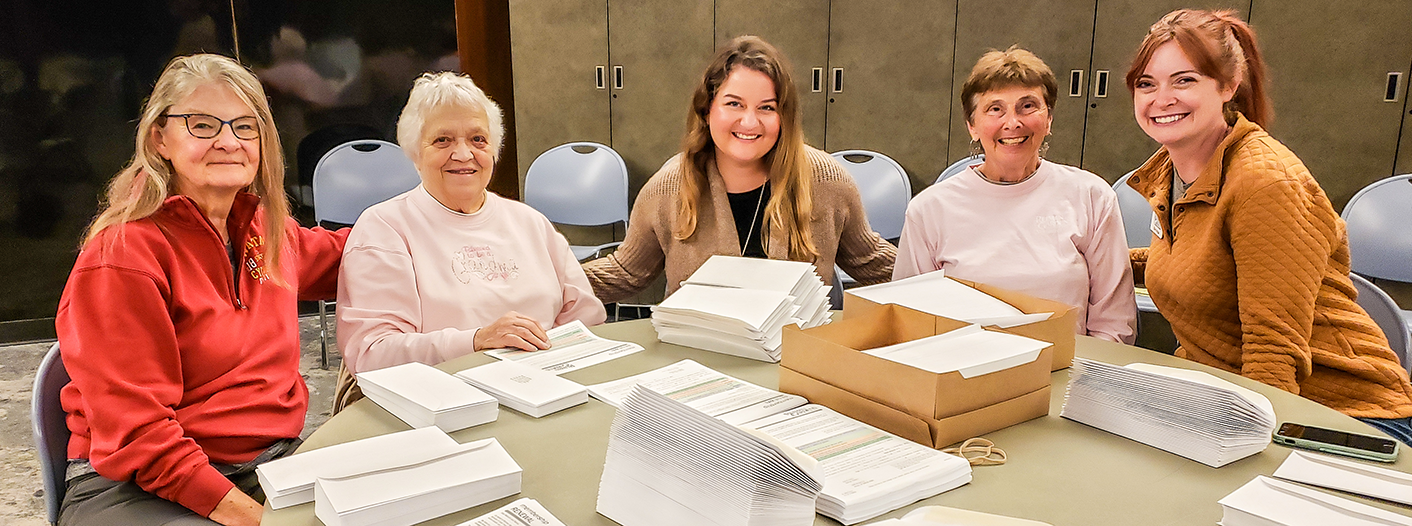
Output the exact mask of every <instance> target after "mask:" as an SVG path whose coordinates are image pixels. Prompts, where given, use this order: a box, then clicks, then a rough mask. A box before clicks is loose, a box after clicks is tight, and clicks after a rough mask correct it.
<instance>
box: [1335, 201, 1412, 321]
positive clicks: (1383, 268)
mask: <svg viewBox="0 0 1412 526" xmlns="http://www.w3.org/2000/svg"><path fill="white" fill-rule="evenodd" d="M1343 220H1344V222H1345V223H1347V224H1348V251H1349V254H1350V257H1351V258H1352V263H1353V271H1354V272H1357V273H1358V274H1360V275H1363V276H1366V277H1368V278H1372V279H1385V280H1389V281H1400V282H1404V283H1412V174H1403V175H1395V176H1392V177H1389V178H1387V179H1383V180H1381V181H1378V182H1375V183H1373V184H1370V185H1368V186H1367V187H1365V188H1363V189H1362V190H1359V191H1358V193H1357V194H1354V195H1353V199H1349V200H1348V204H1347V205H1344V207H1343ZM1402 318H1403V323H1404V324H1406V325H1408V326H1412V311H1407V310H1404V311H1402Z"/></svg>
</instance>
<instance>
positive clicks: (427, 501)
mask: <svg viewBox="0 0 1412 526" xmlns="http://www.w3.org/2000/svg"><path fill="white" fill-rule="evenodd" d="M520 476H521V470H520V466H519V465H518V464H516V463H515V460H514V459H513V458H510V454H509V453H507V452H505V448H503V447H501V446H500V443H499V442H497V441H496V440H495V439H493V438H488V439H485V440H479V441H476V442H470V443H467V444H462V445H461V446H460V447H459V448H457V449H456V450H455V451H452V452H450V453H447V454H444V455H441V456H439V457H436V458H432V459H429V460H424V461H422V462H418V463H414V464H408V465H402V466H395V467H389V468H384V469H382V470H378V471H375V472H372V473H363V474H359V475H352V476H347V477H336V478H322V477H321V478H318V479H316V480H315V482H314V515H315V516H316V517H318V518H319V520H320V521H323V523H324V524H325V525H327V526H410V525H412V524H416V523H418V522H422V521H425V520H428V519H432V518H435V517H440V516H442V515H446V514H448V513H453V512H456V511H460V510H463V509H466V508H470V507H473V506H477V505H480V504H483V503H486V502H490V501H492V500H495V499H499V498H504V497H508V496H510V495H514V494H516V493H519V492H520Z"/></svg>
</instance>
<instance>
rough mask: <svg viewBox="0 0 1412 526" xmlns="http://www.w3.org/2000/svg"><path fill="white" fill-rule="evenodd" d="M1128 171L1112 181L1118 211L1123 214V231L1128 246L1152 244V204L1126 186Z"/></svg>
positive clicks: (1130, 175) (1129, 173)
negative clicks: (1116, 197)
mask: <svg viewBox="0 0 1412 526" xmlns="http://www.w3.org/2000/svg"><path fill="white" fill-rule="evenodd" d="M1132 176H1133V173H1132V172H1128V173H1127V175H1124V176H1122V177H1120V178H1118V182H1116V183H1113V191H1114V192H1115V193H1117V194H1118V211H1119V212H1121V213H1122V214H1123V231H1124V232H1125V233H1127V237H1128V248H1140V247H1145V246H1148V245H1151V244H1152V216H1153V214H1154V212H1153V211H1152V204H1151V203H1148V202H1147V198H1145V197H1143V196H1142V194H1140V193H1137V190H1133V188H1132V187H1131V186H1128V179H1129V178H1131V177H1132Z"/></svg>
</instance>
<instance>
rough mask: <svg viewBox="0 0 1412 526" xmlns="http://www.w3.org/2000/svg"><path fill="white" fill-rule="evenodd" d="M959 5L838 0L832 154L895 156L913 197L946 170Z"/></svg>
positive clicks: (834, 6)
mask: <svg viewBox="0 0 1412 526" xmlns="http://www.w3.org/2000/svg"><path fill="white" fill-rule="evenodd" d="M955 31H956V2H955V0H949V1H935V0H897V1H892V2H873V1H869V0H833V2H832V3H831V6H830V13H829V71H828V74H829V75H828V76H829V86H828V90H829V93H828V97H829V105H828V114H827V119H828V122H827V129H826V135H825V141H824V144H825V146H826V147H827V149H828V151H831V152H834V151H839V150H852V149H861V150H873V151H876V152H880V153H883V154H885V155H887V156H889V157H892V158H893V159H895V160H896V161H897V162H898V164H901V165H902V167H903V168H904V169H906V170H907V174H908V176H910V177H911V179H912V191H913V193H916V192H919V191H921V190H922V189H923V188H926V186H927V185H928V184H931V182H932V181H934V180H935V179H936V176H937V174H940V173H941V170H942V169H944V168H946V164H947V163H946V155H945V153H946V151H947V136H948V130H949V128H950V126H951V101H952V98H953V97H952V95H951V72H952V67H953V66H952V62H953V60H952V59H953V57H954V48H953V44H952V42H953V41H954V39H955V36H954V35H955Z"/></svg>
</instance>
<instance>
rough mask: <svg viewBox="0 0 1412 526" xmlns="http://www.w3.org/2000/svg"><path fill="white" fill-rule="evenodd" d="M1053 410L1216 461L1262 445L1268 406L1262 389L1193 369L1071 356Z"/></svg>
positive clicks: (1269, 428) (1271, 416)
mask: <svg viewBox="0 0 1412 526" xmlns="http://www.w3.org/2000/svg"><path fill="white" fill-rule="evenodd" d="M1060 416H1063V417H1064V418H1068V419H1070V420H1074V421H1077V422H1082V423H1085V424H1088V425H1090V426H1093V427H1096V428H1099V429H1102V430H1104V431H1107V432H1109V433H1113V434H1115V435H1119V436H1123V437H1127V438H1129V439H1132V440H1136V441H1138V442H1142V443H1144V444H1147V445H1149V446H1152V447H1155V448H1158V449H1162V450H1166V451H1168V452H1171V453H1176V454H1178V455H1181V456H1183V457H1186V458H1189V459H1192V460H1195V461H1197V462H1200V463H1202V464H1206V465H1208V466H1212V467H1221V466H1224V465H1226V464H1229V463H1231V462H1235V461H1237V460H1240V459H1242V458H1245V457H1248V456H1250V455H1254V454H1256V453H1259V452H1261V451H1264V450H1265V446H1268V445H1269V444H1270V435H1271V433H1273V432H1274V431H1275V409H1274V406H1273V405H1271V404H1270V400H1269V399H1268V398H1265V396H1264V395H1261V394H1260V393H1257V392H1255V391H1251V390H1249V389H1246V388H1244V387H1241V386H1238V385H1236V384H1233V383H1231V382H1227V381H1225V380H1222V379H1220V378H1216V377H1215V376H1212V375H1210V374H1207V373H1204V372H1201V371H1192V370H1189V369H1178V368H1174V367H1162V366H1160V365H1150V364H1145V363H1135V364H1131V365H1128V366H1118V365H1113V364H1107V363H1103V362H1097V361H1093V360H1085V359H1083V358H1075V359H1074V367H1073V377H1072V378H1071V379H1070V380H1069V392H1068V394H1067V395H1066V396H1065V398H1064V410H1063V412H1061V413H1060Z"/></svg>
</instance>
